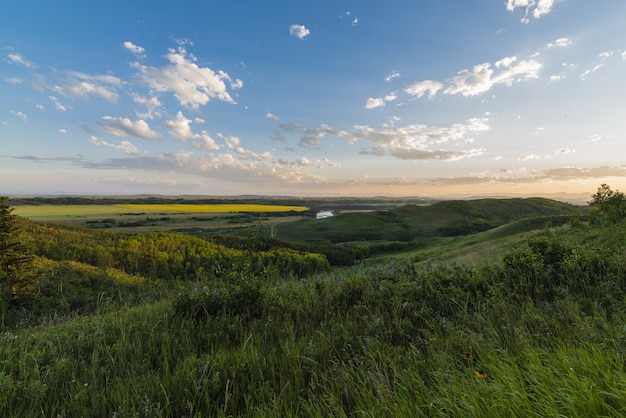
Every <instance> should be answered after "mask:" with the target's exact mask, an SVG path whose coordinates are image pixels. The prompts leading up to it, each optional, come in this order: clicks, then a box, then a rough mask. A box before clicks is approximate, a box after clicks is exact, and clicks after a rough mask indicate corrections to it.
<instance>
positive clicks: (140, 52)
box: [123, 41, 145, 56]
mask: <svg viewBox="0 0 626 418" xmlns="http://www.w3.org/2000/svg"><path fill="white" fill-rule="evenodd" d="M123 45H124V48H126V49H128V50H129V51H130V52H132V53H133V54H135V55H138V56H142V55H143V53H144V52H145V48H142V47H140V46H137V45H135V44H133V43H132V42H130V41H126V42H124V43H123Z"/></svg>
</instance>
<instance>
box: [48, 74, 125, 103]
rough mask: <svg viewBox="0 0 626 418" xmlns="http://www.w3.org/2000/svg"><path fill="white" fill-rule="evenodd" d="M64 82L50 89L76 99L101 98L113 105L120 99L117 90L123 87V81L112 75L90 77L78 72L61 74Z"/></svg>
mask: <svg viewBox="0 0 626 418" xmlns="http://www.w3.org/2000/svg"><path fill="white" fill-rule="evenodd" d="M59 76H60V77H63V78H64V80H63V81H62V83H61V84H54V85H52V86H48V88H49V89H50V90H52V91H54V92H56V93H59V94H62V95H63V96H65V97H71V98H74V99H88V98H90V97H99V98H101V99H104V100H106V101H107V102H109V103H111V104H116V103H117V101H118V99H119V94H118V93H117V89H118V88H119V87H121V85H122V80H121V79H120V78H118V77H115V76H112V75H90V74H85V73H81V72H78V71H67V72H61V73H59Z"/></svg>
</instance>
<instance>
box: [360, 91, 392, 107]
mask: <svg viewBox="0 0 626 418" xmlns="http://www.w3.org/2000/svg"><path fill="white" fill-rule="evenodd" d="M397 98H398V96H396V95H395V94H394V93H391V94H388V95H386V96H385V97H378V98H375V99H373V98H371V97H370V98H369V99H367V101H366V102H365V108H366V109H376V108H377V107H383V106H385V105H386V104H387V103H388V102H393V101H394V100H396V99H397Z"/></svg>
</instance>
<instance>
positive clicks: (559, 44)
mask: <svg viewBox="0 0 626 418" xmlns="http://www.w3.org/2000/svg"><path fill="white" fill-rule="evenodd" d="M571 44H572V41H571V40H570V39H568V38H559V39H557V40H556V41H554V42H550V43H549V44H548V45H547V47H548V48H565V47H568V46H570V45H571Z"/></svg>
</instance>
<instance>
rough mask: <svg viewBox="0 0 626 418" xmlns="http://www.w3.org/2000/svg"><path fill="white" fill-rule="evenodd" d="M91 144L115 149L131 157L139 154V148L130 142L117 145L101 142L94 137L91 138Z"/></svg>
mask: <svg viewBox="0 0 626 418" xmlns="http://www.w3.org/2000/svg"><path fill="white" fill-rule="evenodd" d="M89 142H91V143H92V144H94V145H98V146H103V147H107V148H113V149H116V150H119V151H122V152H123V153H125V154H129V155H135V154H138V153H139V150H138V149H137V147H136V146H135V145H133V143H132V142H130V141H122V142H121V143H120V144H119V145H115V144H111V143H109V142H107V141H103V140H100V139H98V138H97V137H95V136H92V137H91V138H89Z"/></svg>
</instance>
